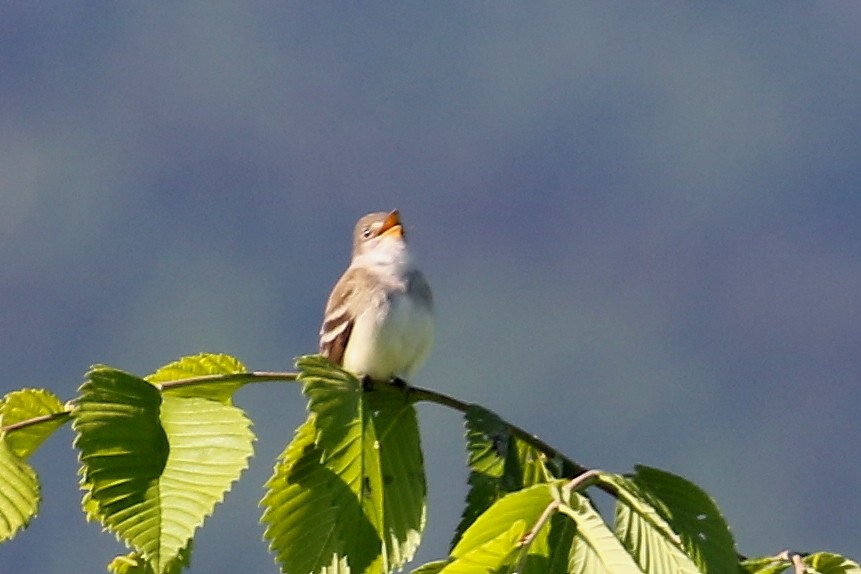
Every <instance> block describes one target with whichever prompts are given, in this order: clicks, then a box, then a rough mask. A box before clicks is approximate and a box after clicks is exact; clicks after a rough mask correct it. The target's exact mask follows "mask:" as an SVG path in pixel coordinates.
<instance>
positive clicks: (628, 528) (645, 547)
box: [598, 473, 701, 574]
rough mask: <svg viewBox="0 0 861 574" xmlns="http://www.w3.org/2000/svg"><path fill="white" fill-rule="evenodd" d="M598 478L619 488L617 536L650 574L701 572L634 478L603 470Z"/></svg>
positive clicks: (699, 573) (678, 537)
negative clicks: (632, 479) (630, 478)
mask: <svg viewBox="0 0 861 574" xmlns="http://www.w3.org/2000/svg"><path fill="white" fill-rule="evenodd" d="M598 480H599V481H600V482H603V483H604V484H609V485H611V486H612V487H614V488H615V489H616V491H617V493H618V494H617V498H616V524H615V530H616V536H618V537H619V539H620V540H621V541H622V543H623V544H624V545H625V547H626V548H628V550H629V551H630V552H631V554H633V555H634V557H635V558H636V560H637V563H638V564H639V565H640V568H642V569H643V570H644V571H645V572H648V573H650V574H664V573H666V574H670V573H678V574H701V571H700V569H699V568H698V567H697V565H696V564H694V562H693V560H692V559H691V558H690V557H689V556H688V555H687V554H686V553H685V551H684V547H683V545H682V539H681V537H680V536H679V535H678V534H676V533H675V532H674V531H673V529H672V528H671V527H670V525H669V524H668V523H667V521H666V520H664V518H663V517H662V516H661V515H660V514H659V513H658V511H657V510H655V508H654V507H653V506H652V505H651V504H650V503H649V502H648V499H649V498H650V496H649V495H648V494H646V493H644V492H643V491H642V489H641V488H640V487H639V486H637V485H636V484H635V483H634V482H633V481H631V480H629V479H627V478H625V477H623V476H619V475H615V474H609V473H601V474H599V475H598Z"/></svg>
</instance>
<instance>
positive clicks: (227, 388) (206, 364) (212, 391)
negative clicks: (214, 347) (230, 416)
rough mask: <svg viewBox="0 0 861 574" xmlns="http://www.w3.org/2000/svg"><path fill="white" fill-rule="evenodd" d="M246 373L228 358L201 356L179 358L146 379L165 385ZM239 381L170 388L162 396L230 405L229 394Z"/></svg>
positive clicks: (237, 387)
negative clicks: (207, 400)
mask: <svg viewBox="0 0 861 574" xmlns="http://www.w3.org/2000/svg"><path fill="white" fill-rule="evenodd" d="M244 372H246V368H245V365H243V364H242V363H241V362H240V361H239V359H236V358H234V357H231V356H230V355H223V354H211V353H201V354H199V355H193V356H190V357H182V358H181V359H179V360H178V361H174V362H173V363H170V364H169V365H165V366H164V367H162V368H160V369H159V370H157V371H156V372H155V373H153V374H151V375H149V376H147V377H146V380H147V381H149V382H151V383H166V382H170V381H178V380H180V379H189V378H192V377H204V376H207V375H227V374H238V373H244ZM243 384H244V383H243V382H242V381H230V382H227V381H219V382H217V383H204V384H195V385H191V386H180V387H176V388H170V389H167V390H165V391H164V392H165V393H167V394H171V395H173V396H178V397H201V398H209V399H213V400H218V401H221V402H223V403H225V404H230V401H231V399H232V397H233V393H234V392H236V391H237V390H238V389H239V388H240V387H242V386H243Z"/></svg>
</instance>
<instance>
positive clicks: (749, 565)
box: [739, 556, 792, 574]
mask: <svg viewBox="0 0 861 574" xmlns="http://www.w3.org/2000/svg"><path fill="white" fill-rule="evenodd" d="M791 565H792V563H791V562H790V561H789V560H787V559H786V558H783V557H781V556H761V557H757V558H748V559H746V560H744V561H742V562H741V564H739V572H741V573H743V574H780V573H781V572H785V571H786V569H787V568H789V567H790V566H791Z"/></svg>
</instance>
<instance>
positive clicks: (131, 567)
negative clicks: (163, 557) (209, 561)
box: [108, 543, 191, 574]
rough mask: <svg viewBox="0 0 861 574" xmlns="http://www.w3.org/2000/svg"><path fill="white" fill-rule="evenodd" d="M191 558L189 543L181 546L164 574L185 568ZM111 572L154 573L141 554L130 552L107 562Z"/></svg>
mask: <svg viewBox="0 0 861 574" xmlns="http://www.w3.org/2000/svg"><path fill="white" fill-rule="evenodd" d="M190 558H191V543H189V546H187V547H186V548H183V549H182V551H181V552H180V553H179V555H178V556H177V557H176V558H174V559H173V560H172V561H171V562H170V564H168V566H167V568H166V569H165V574H179V573H180V572H182V570H183V569H184V568H187V567H188V565H189V563H190ZM108 572H110V573H111V574H154V570H153V569H152V566H151V565H150V563H149V562H148V561H147V560H146V558H144V557H143V556H142V555H140V554H138V553H137V552H132V553H130V554H127V555H125V556H117V557H116V558H114V559H113V560H111V562H110V564H108Z"/></svg>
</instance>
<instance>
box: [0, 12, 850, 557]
mask: <svg viewBox="0 0 861 574" xmlns="http://www.w3.org/2000/svg"><path fill="white" fill-rule="evenodd" d="M859 31H861V5H859V4H858V3H855V2H781V3H774V2H772V3H768V2H763V3H753V4H751V3H744V4H740V5H721V6H718V5H717V4H707V3H663V4H661V5H659V6H654V5H650V6H647V5H645V4H642V3H637V2H621V3H606V2H587V3H578V4H577V5H573V4H569V3H562V4H559V5H556V6H552V7H551V6H549V5H547V4H542V5H540V6H539V5H535V4H528V5H527V4H519V5H510V4H506V5H503V4H491V3H448V2H416V3H402V4H390V3H380V4H376V3H363V4H361V5H355V4H346V3H345V4H338V5H322V4H316V3H315V4H312V3H306V4H296V3H279V4H278V5H274V4H257V3H243V4H227V3H216V2H186V3H178V4H170V5H168V4H163V5H154V4H149V3H146V4H144V3H134V4H132V3H118V4H110V5H96V4H88V3H79V4H78V5H76V6H71V5H67V4H64V5H63V6H62V7H60V6H58V5H54V6H51V5H43V4H41V3H14V5H13V4H12V3H7V4H6V5H5V7H3V8H2V10H0V343H2V352H0V372H2V373H3V377H2V382H0V388H2V390H3V391H4V392H5V391H7V390H11V389H15V388H20V387H24V386H35V387H48V388H50V389H51V390H53V391H54V392H56V393H57V394H59V395H60V396H61V397H62V398H63V399H68V398H71V397H73V396H74V395H75V389H76V387H77V386H78V384H79V383H80V382H81V380H82V375H83V373H84V372H85V370H86V369H87V367H88V365H90V364H91V363H96V362H100V363H108V364H111V365H114V366H118V367H121V368H124V369H127V370H131V371H134V372H138V373H141V374H145V373H148V372H150V371H152V370H154V369H155V368H157V367H158V366H160V365H161V364H164V363H167V362H169V361H171V360H173V359H175V358H177V357H179V356H182V355H186V354H193V353H196V352H199V351H213V352H216V351H220V352H228V353H231V354H234V355H236V356H238V357H239V358H240V359H242V360H243V361H245V363H246V364H247V365H248V366H249V367H250V368H253V369H287V368H290V367H291V362H292V357H293V356H295V355H298V354H303V353H306V352H312V351H314V350H315V348H316V334H317V329H318V326H319V321H320V315H321V308H322V306H323V303H324V300H325V297H326V295H327V293H328V290H329V288H330V287H331V285H332V284H333V282H334V281H335V279H336V278H337V276H338V275H339V274H340V272H341V271H342V270H343V268H344V266H345V265H346V262H347V258H348V250H349V245H348V244H349V235H350V231H351V228H352V225H353V223H354V221H355V219H356V218H357V217H358V216H360V215H362V214H363V213H365V212H367V211H372V210H379V209H389V208H394V207H397V208H400V209H401V212H402V214H403V217H404V219H405V220H406V222H407V224H408V226H409V237H410V239H411V241H412V243H413V246H414V249H415V251H416V253H417V255H418V258H419V259H420V261H421V262H422V265H423V267H424V269H425V270H426V273H427V275H428V277H429V279H430V281H431V283H432V285H433V287H434V290H435V294H436V298H437V304H438V315H439V322H438V331H437V344H436V347H435V350H434V352H433V354H432V356H431V358H430V360H429V362H428V364H427V365H426V367H425V368H424V369H423V370H422V371H421V372H420V373H419V376H418V377H417V379H416V381H415V382H416V384H419V385H423V386H428V387H432V388H436V389H439V390H441V391H444V392H447V393H450V394H453V395H455V396H458V397H460V398H462V399H465V400H469V401H477V402H480V403H482V404H484V405H486V406H488V407H490V408H493V409H495V410H497V411H498V412H499V413H501V414H502V415H503V416H505V417H507V418H509V419H510V420H512V421H514V422H516V423H518V424H520V425H522V426H524V427H526V428H528V429H530V430H532V431H534V432H535V433H537V434H539V435H540V436H541V437H542V438H544V439H546V440H547V441H548V442H550V443H552V444H554V445H557V446H558V447H559V448H561V449H562V450H564V451H565V452H567V453H569V454H570V455H571V456H572V457H574V458H575V459H577V460H578V461H580V462H582V463H583V464H586V465H589V466H593V467H599V468H602V469H607V470H614V471H626V470H629V469H631V467H632V465H633V464H635V463H638V462H642V463H647V464H651V465H655V466H659V467H662V468H666V469H669V470H672V471H674V472H676V473H679V474H681V475H683V476H686V477H689V478H690V479H693V480H695V481H696V482H698V483H699V484H701V485H702V486H704V487H705V488H706V489H707V490H708V491H709V492H710V493H712V494H713V495H714V496H715V498H716V499H717V501H718V503H719V505H720V506H721V508H722V509H723V511H724V512H725V514H726V517H727V518H728V520H729V521H730V524H731V526H732V528H733V531H734V533H735V535H736V537H737V540H738V543H739V549H740V551H741V552H743V553H748V554H762V553H773V552H776V551H779V550H781V549H783V548H785V547H792V548H794V549H798V550H817V549H831V550H834V551H838V552H843V553H847V554H850V555H853V556H854V557H856V558H858V557H859V556H861V546H859V544H858V540H859V534H861V513H859V505H858V502H857V501H858V497H859V493H861V464H859V454H858V453H859V451H861V423H859V419H858V405H859V403H861V389H859V377H861V228H859V220H861V167H859V165H861V164H859V157H861V145H859V143H861V97H859V95H860V94H861V65H859V54H861V32H859ZM237 402H238V404H239V405H240V406H242V407H243V408H245V409H246V410H247V411H248V413H249V415H250V416H251V417H252V418H253V419H254V421H255V430H256V432H257V434H258V441H257V456H256V458H255V459H254V460H253V461H252V466H251V468H250V470H249V471H248V472H247V473H246V474H245V475H244V476H243V479H242V480H241V481H240V483H239V484H238V485H237V486H236V488H235V489H234V491H232V492H231V493H230V494H229V495H228V497H227V501H226V503H225V504H223V505H221V506H219V507H218V508H217V509H216V512H215V514H214V516H213V517H211V518H210V519H209V520H208V522H207V524H206V525H205V527H204V529H203V531H202V533H201V535H200V537H199V540H198V543H197V546H196V552H195V555H194V557H193V566H192V569H191V571H192V572H250V571H254V572H275V571H276V567H275V565H274V564H273V562H272V558H271V557H270V555H269V554H267V551H266V547H265V544H264V543H263V542H262V541H261V533H262V528H261V527H260V526H259V525H258V523H257V521H258V515H259V511H258V509H257V508H256V503H257V501H258V500H259V498H260V496H261V492H262V491H261V485H262V483H263V482H264V481H265V479H266V478H267V477H268V475H269V473H270V471H271V467H272V464H273V460H274V458H275V456H276V455H277V453H278V452H279V451H280V450H281V448H282V446H283V445H284V443H285V442H286V441H287V440H288V439H289V438H290V437H291V435H292V431H293V428H294V427H295V426H296V425H297V424H298V423H299V422H300V421H301V419H302V416H303V414H302V407H303V400H302V398H301V396H300V394H299V393H298V389H297V388H296V387H295V386H293V385H261V386H258V387H255V388H247V389H244V390H242V391H241V392H240V393H239V395H238V396H237ZM420 416H421V423H422V427H423V432H424V444H425V448H426V463H427V469H428V475H429V489H430V511H429V524H428V530H427V535H426V543H425V545H424V546H423V548H422V551H421V553H420V555H419V558H420V560H428V559H432V558H439V557H442V556H443V554H444V552H445V549H446V543H447V540H448V538H449V536H450V533H451V531H452V529H453V527H454V525H455V524H456V522H457V519H458V512H459V509H460V504H461V500H462V498H463V495H464V493H465V487H464V481H465V477H466V472H465V470H464V469H463V460H464V454H463V452H462V443H461V434H462V428H461V421H460V419H459V417H458V416H457V415H456V414H455V413H453V412H447V411H444V410H443V409H441V408H438V407H431V406H428V407H422V409H421V412H420ZM70 443H71V433H70V432H69V429H68V428H64V429H63V430H62V431H60V432H59V433H58V434H57V435H56V436H54V437H53V438H52V439H51V441H50V442H49V443H48V444H47V445H46V446H45V447H44V448H43V449H42V450H41V451H40V452H39V453H37V454H36V455H35V457H34V460H33V462H34V464H35V466H36V468H37V470H38V471H39V473H40V476H41V478H42V481H43V486H44V488H43V494H44V500H43V503H42V508H41V513H40V516H39V517H38V518H37V519H36V520H35V522H34V523H33V524H32V526H31V527H30V529H29V530H27V531H25V532H23V533H21V534H20V535H19V536H18V537H17V538H16V539H15V540H14V541H12V542H11V543H8V544H6V545H4V546H3V547H2V548H0V571H2V572H37V571H38V572H61V571H62V572H66V571H68V570H69V568H70V566H69V565H70V564H73V565H74V566H73V568H74V569H76V570H77V571H80V572H84V571H100V570H101V569H102V568H103V565H104V564H105V563H106V562H107V561H108V560H109V559H110V558H111V557H112V556H113V555H114V554H116V553H119V552H121V551H122V549H121V547H120V546H119V545H118V544H117V543H116V542H115V541H114V539H113V538H112V537H111V536H109V535H103V534H100V532H99V528H98V526H97V525H94V524H87V523H85V521H84V519H83V517H82V515H81V513H80V511H79V506H78V503H79V499H80V493H79V492H78V490H77V487H76V475H75V470H76V463H75V453H74V451H73V450H72V449H71V448H70Z"/></svg>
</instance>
